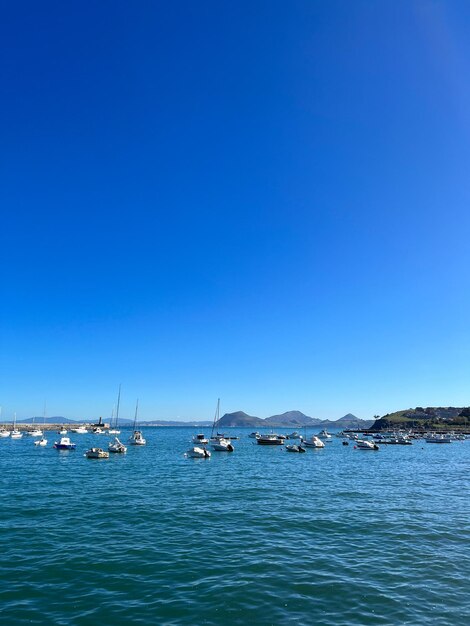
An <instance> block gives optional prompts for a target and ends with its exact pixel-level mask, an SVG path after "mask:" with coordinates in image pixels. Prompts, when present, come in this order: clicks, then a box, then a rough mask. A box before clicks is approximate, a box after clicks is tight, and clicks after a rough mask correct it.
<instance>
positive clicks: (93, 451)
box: [85, 448, 109, 459]
mask: <svg viewBox="0 0 470 626" xmlns="http://www.w3.org/2000/svg"><path fill="white" fill-rule="evenodd" d="M85 456H86V458H87V459H109V452H106V450H103V449H102V448H90V449H89V450H87V451H86V452H85Z"/></svg>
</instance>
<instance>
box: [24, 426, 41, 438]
mask: <svg viewBox="0 0 470 626" xmlns="http://www.w3.org/2000/svg"><path fill="white" fill-rule="evenodd" d="M28 435H29V436H30V437H42V435H43V433H42V430H41V429H40V428H33V430H30V431H29V432H28Z"/></svg>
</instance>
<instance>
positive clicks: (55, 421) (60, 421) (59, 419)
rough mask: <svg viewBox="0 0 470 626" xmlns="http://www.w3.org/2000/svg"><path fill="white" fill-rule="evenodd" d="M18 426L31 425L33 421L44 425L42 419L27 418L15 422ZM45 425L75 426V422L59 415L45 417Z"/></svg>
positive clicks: (10, 420)
mask: <svg viewBox="0 0 470 626" xmlns="http://www.w3.org/2000/svg"><path fill="white" fill-rule="evenodd" d="M6 421H7V422H13V420H12V419H9V420H6ZM16 421H17V423H18V424H32V423H33V421H34V422H35V423H36V424H39V425H41V424H44V417H42V416H41V417H28V418H27V419H24V420H16ZM45 422H46V424H76V423H77V422H76V420H71V419H69V418H68V417H62V416H61V415H59V416H55V417H46V420H45Z"/></svg>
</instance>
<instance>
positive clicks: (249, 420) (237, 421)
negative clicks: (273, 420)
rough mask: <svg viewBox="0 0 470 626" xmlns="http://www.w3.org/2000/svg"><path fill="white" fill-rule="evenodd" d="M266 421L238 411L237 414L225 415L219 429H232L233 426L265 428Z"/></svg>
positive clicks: (219, 423) (218, 424) (220, 420)
mask: <svg viewBox="0 0 470 626" xmlns="http://www.w3.org/2000/svg"><path fill="white" fill-rule="evenodd" d="M264 425H265V421H264V420H263V419H261V418H260V417H254V416H253V415H247V414H246V413H244V412H243V411H236V412H235V413H225V415H222V417H221V418H220V419H219V421H218V422H217V428H224V427H229V428H230V427H231V426H238V427H243V426H249V427H250V428H251V427H252V426H264Z"/></svg>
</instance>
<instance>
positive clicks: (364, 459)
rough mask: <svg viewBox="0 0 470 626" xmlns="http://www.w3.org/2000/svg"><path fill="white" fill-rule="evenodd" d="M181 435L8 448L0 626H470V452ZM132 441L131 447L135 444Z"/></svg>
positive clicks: (2, 462) (2, 483)
mask: <svg viewBox="0 0 470 626" xmlns="http://www.w3.org/2000/svg"><path fill="white" fill-rule="evenodd" d="M234 432H236V433H237V434H239V435H240V437H241V438H240V440H239V441H236V442H234V445H235V452H233V453H232V454H229V453H216V452H214V453H213V454H212V457H211V458H210V459H208V460H203V459H187V458H185V457H184V455H183V454H184V452H185V450H187V449H188V447H189V445H190V439H191V436H192V435H193V434H194V433H195V431H194V430H193V429H189V428H152V429H150V428H149V429H147V430H146V431H145V436H146V437H147V446H146V447H142V448H140V447H129V449H128V453H127V455H114V456H113V457H111V458H110V459H109V460H103V461H96V460H88V459H86V458H84V456H83V453H84V451H85V450H86V449H87V448H88V447H90V446H91V445H92V444H93V445H101V446H102V447H105V445H106V443H107V441H108V438H107V437H105V436H96V435H72V440H73V441H75V442H76V443H77V449H76V450H75V451H70V452H59V451H56V450H54V449H52V448H51V443H52V441H53V439H54V438H58V436H54V435H53V434H51V433H48V438H49V445H48V447H47V448H38V447H35V446H34V445H33V439H31V438H29V437H23V439H21V440H11V439H9V438H8V439H0V537H1V548H2V549H1V553H0V554H1V556H0V619H1V623H2V624H4V625H7V626H8V625H10V624H11V625H16V624H18V625H20V624H48V625H53V624H57V625H77V626H79V625H80V626H85V625H96V624H115V625H120V624H214V625H215V624H228V625H230V624H234V625H235V624H246V623H251V624H260V625H264V624H266V625H268V624H315V625H321V626H330V625H331V626H332V625H335V626H338V625H343V624H344V625H354V624H359V625H363V626H366V625H379V624H390V625H392V624H420V625H426V624H433V625H435V624H439V625H440V626H444V625H447V624H448V625H452V626H457V625H459V624H462V625H463V624H465V625H468V624H469V623H470V602H469V596H470V584H469V580H470V541H469V540H470V515H469V514H470V504H469V503H470V500H469V485H470V481H469V469H470V441H464V442H454V443H452V444H451V445H440V446H439V445H430V444H426V443H421V442H416V443H415V444H414V445H413V446H403V447H402V446H389V447H385V446H384V447H382V449H381V450H380V451H378V452H370V451H361V450H355V449H354V447H353V445H350V446H348V447H346V446H342V445H341V440H340V439H334V440H333V441H332V442H331V443H328V444H327V445H326V447H325V449H323V450H308V452H307V453H306V454H302V455H300V454H289V453H287V452H286V451H285V450H284V448H281V447H264V446H258V445H255V442H254V440H253V439H249V438H248V433H249V431H248V430H243V429H240V430H237V431H234ZM127 436H128V434H127V433H125V431H123V434H122V436H121V438H122V439H123V440H125V439H127Z"/></svg>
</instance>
